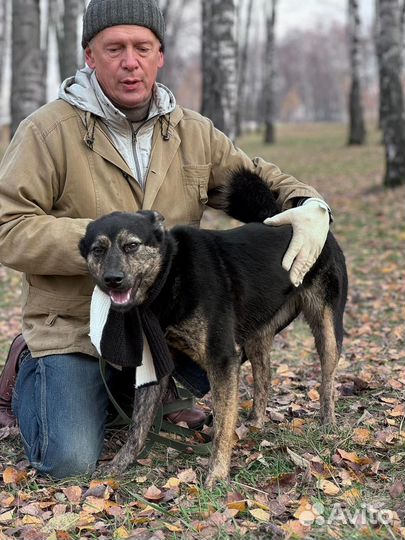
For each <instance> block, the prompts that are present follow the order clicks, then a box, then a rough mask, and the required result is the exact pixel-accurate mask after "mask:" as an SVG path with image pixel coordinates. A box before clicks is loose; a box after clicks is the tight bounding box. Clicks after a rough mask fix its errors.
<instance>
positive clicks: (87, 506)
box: [83, 495, 106, 514]
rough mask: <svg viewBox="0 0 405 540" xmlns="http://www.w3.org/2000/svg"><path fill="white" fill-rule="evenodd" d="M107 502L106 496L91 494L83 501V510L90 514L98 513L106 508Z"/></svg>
mask: <svg viewBox="0 0 405 540" xmlns="http://www.w3.org/2000/svg"><path fill="white" fill-rule="evenodd" d="M105 503H106V501H105V499H104V498H103V499H101V498H100V497H93V496H92V495H89V496H88V497H86V499H85V501H84V503H83V510H84V511H85V512H87V513H88V514H98V513H99V512H102V511H103V510H104V508H105Z"/></svg>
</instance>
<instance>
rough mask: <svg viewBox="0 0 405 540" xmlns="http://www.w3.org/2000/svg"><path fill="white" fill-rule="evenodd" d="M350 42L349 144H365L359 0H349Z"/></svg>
mask: <svg viewBox="0 0 405 540" xmlns="http://www.w3.org/2000/svg"><path fill="white" fill-rule="evenodd" d="M348 27H349V43H350V65H351V75H352V81H351V88H350V96H349V118H350V130H349V140H348V144H364V141H365V139H366V129H365V127H364V116H363V106H362V102H361V83H360V16H359V4H358V0H349V25H348Z"/></svg>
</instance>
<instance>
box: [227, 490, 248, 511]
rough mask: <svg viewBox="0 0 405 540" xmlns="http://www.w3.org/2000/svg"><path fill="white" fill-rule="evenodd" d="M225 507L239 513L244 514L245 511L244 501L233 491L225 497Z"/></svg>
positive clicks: (240, 494)
mask: <svg viewBox="0 0 405 540" xmlns="http://www.w3.org/2000/svg"><path fill="white" fill-rule="evenodd" d="M226 506H227V508H233V509H235V510H238V511H239V512H244V511H245V510H246V499H245V497H244V496H243V495H242V493H239V492H238V491H233V492H231V493H228V494H227V496H226Z"/></svg>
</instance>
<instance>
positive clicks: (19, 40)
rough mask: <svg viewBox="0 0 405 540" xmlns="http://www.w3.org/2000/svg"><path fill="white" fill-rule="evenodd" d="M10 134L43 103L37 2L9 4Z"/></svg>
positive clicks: (27, 0)
mask: <svg viewBox="0 0 405 540" xmlns="http://www.w3.org/2000/svg"><path fill="white" fill-rule="evenodd" d="M11 58H12V78H11V86H12V91H11V103H10V108H11V131H12V134H14V132H15V130H16V129H17V127H18V124H19V123H20V122H21V120H23V119H24V118H25V117H26V116H28V115H29V114H31V113H32V112H33V111H35V109H37V108H38V107H40V106H41V105H43V104H44V103H45V100H46V77H45V73H46V72H45V67H46V58H45V53H44V50H43V49H42V48H41V26H40V0H13V2H12V52H11Z"/></svg>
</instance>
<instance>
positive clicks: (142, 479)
mask: <svg viewBox="0 0 405 540" xmlns="http://www.w3.org/2000/svg"><path fill="white" fill-rule="evenodd" d="M147 479H148V477H147V476H137V477H136V478H135V481H136V483H137V484H144V483H145V482H146V480H147Z"/></svg>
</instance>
